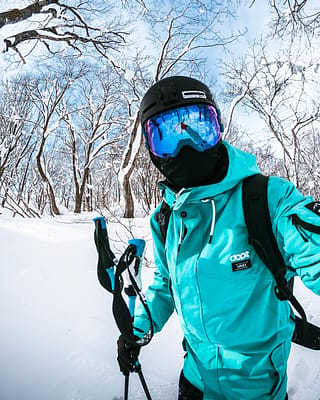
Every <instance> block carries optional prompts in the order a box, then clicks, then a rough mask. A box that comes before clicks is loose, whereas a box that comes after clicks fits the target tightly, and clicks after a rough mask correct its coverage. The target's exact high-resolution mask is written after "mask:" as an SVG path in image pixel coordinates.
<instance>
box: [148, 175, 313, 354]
mask: <svg viewBox="0 0 320 400" xmlns="http://www.w3.org/2000/svg"><path fill="white" fill-rule="evenodd" d="M268 179H269V177H268V176H264V175H261V174H257V175H253V176H250V177H248V178H246V179H244V181H243V185H242V206H243V211H244V216H245V222H246V226H247V230H248V242H249V244H251V245H252V246H253V248H254V249H255V251H256V253H257V255H258V256H259V257H260V259H261V260H262V261H263V263H264V264H265V266H266V267H267V268H268V269H269V270H270V272H271V273H272V275H273V277H274V279H275V282H276V285H275V294H276V296H277V297H278V299H279V300H280V301H285V300H286V301H289V302H290V304H291V305H292V307H293V308H294V309H295V310H296V311H297V312H298V314H299V315H300V317H298V316H296V315H294V314H293V313H292V317H291V318H292V320H294V322H295V330H294V334H293V337H292V342H294V343H296V344H299V345H301V346H304V347H307V348H309V349H313V350H320V327H318V326H315V325H313V324H311V323H310V322H308V321H307V317H306V314H305V311H304V309H303V307H302V306H301V304H300V303H299V302H298V300H297V299H296V297H295V296H294V294H293V283H294V281H293V278H292V279H290V280H289V281H288V280H287V279H286V273H287V271H288V270H292V271H294V270H293V268H291V267H289V266H286V264H285V262H284V259H283V257H282V255H281V252H280V250H279V248H278V245H277V242H276V239H275V237H274V234H273V231H272V223H271V218H270V214H269V207H268V199H267V193H268ZM170 215H171V209H170V206H169V205H168V204H167V203H166V202H165V201H163V203H162V205H161V208H160V211H159V213H157V214H156V215H155V219H156V221H157V222H158V224H159V227H160V231H161V234H162V236H163V238H164V240H165V239H166V236H167V229H168V224H169V218H170ZM257 221H259V223H257Z"/></svg>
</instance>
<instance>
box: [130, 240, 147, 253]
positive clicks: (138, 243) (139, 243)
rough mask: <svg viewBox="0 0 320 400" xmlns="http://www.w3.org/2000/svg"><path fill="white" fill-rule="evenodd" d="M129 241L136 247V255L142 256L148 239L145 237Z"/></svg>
mask: <svg viewBox="0 0 320 400" xmlns="http://www.w3.org/2000/svg"><path fill="white" fill-rule="evenodd" d="M128 243H129V244H132V245H133V246H135V247H136V256H137V257H140V258H141V257H142V255H143V253H144V249H145V247H146V241H145V240H143V239H130V240H128Z"/></svg>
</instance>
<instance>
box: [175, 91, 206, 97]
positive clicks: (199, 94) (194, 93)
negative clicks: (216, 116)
mask: <svg viewBox="0 0 320 400" xmlns="http://www.w3.org/2000/svg"><path fill="white" fill-rule="evenodd" d="M181 94H182V97H183V98H184V99H206V98H207V96H206V94H205V92H203V91H202V90H184V91H183V92H181Z"/></svg>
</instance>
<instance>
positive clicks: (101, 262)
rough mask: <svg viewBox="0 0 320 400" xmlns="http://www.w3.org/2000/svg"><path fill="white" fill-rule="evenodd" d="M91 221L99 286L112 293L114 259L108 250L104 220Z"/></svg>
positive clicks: (100, 218)
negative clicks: (96, 253) (93, 228)
mask: <svg viewBox="0 0 320 400" xmlns="http://www.w3.org/2000/svg"><path fill="white" fill-rule="evenodd" d="M93 221H94V224H95V231H94V242H95V244H96V248H97V252H98V270H97V273H98V279H99V282H100V284H101V285H102V286H103V287H104V288H105V289H106V290H107V291H108V292H111V293H112V291H113V290H114V285H115V282H114V264H115V260H116V257H115V255H114V254H113V252H112V251H111V249H110V244H109V239H108V232H107V224H106V220H105V219H104V218H103V217H96V218H94V219H93ZM106 272H107V273H106Z"/></svg>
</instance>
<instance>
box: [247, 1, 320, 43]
mask: <svg viewBox="0 0 320 400" xmlns="http://www.w3.org/2000/svg"><path fill="white" fill-rule="evenodd" d="M255 3H256V4H255ZM253 5H255V6H256V7H258V6H259V5H258V2H256V0H252V2H251V7H252V6H253ZM269 5H270V9H271V11H272V12H273V19H272V21H271V22H270V26H271V29H272V30H271V34H272V36H277V37H281V38H284V37H287V36H291V38H292V40H294V38H296V37H297V36H300V35H305V36H306V37H309V38H311V37H313V36H314V35H317V34H319V30H320V10H319V3H318V1H317V0H269Z"/></svg>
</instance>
